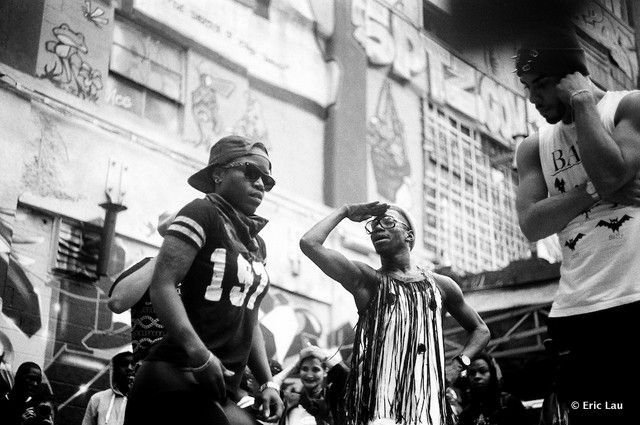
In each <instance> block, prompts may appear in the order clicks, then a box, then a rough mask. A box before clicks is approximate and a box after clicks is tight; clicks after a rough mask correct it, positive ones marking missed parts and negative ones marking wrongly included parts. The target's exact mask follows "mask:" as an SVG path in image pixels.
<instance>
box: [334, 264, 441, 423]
mask: <svg viewBox="0 0 640 425" xmlns="http://www.w3.org/2000/svg"><path fill="white" fill-rule="evenodd" d="M423 274H424V273H423ZM424 276H425V279H424V280H422V281H417V282H402V281H400V280H395V279H393V278H391V277H389V276H387V275H380V285H379V288H378V291H377V292H376V294H375V295H374V297H373V298H372V299H371V301H370V303H369V305H368V307H367V309H366V310H365V311H364V312H362V313H361V316H360V319H359V321H358V324H357V326H356V335H355V343H354V347H353V355H352V360H351V374H350V375H349V379H348V383H347V396H346V407H347V423H348V424H350V425H363V424H367V423H368V422H369V421H371V420H373V419H375V418H376V412H378V413H381V414H382V415H383V417H388V418H394V419H395V420H396V422H400V423H403V424H418V423H421V422H420V420H421V417H422V416H424V412H427V413H428V414H429V416H430V403H431V392H432V391H437V396H438V400H439V405H440V406H439V410H440V417H441V420H442V422H443V423H444V421H445V419H446V417H447V412H446V399H445V392H444V381H445V380H444V353H443V352H442V330H441V324H440V320H441V318H440V309H439V308H438V307H439V304H440V303H439V293H438V294H436V289H435V282H434V281H433V278H432V277H431V276H430V275H426V274H424ZM394 316H396V320H395V325H394V326H393V327H392V324H393V323H394V320H393V319H392V318H393V317H394ZM421 328H422V329H424V330H423V331H422V332H420V329H421ZM421 333H422V334H423V335H425V336H426V340H425V341H423V340H420V339H419V336H420V334H421ZM386 339H389V340H390V342H389V343H388V346H387V347H385V340H386ZM430 353H431V355H434V356H435V359H433V358H430V357H429V356H430ZM421 356H424V357H421ZM433 360H435V362H436V365H437V367H436V369H437V371H438V373H437V377H436V379H437V381H438V382H431V381H430V374H429V373H428V365H429V362H430V361H433ZM385 361H386V363H385ZM423 362H425V363H426V365H425V364H424V363H423ZM417 365H418V367H420V368H421V372H422V373H421V375H420V379H416V376H415V372H416V366H417ZM385 367H386V368H387V369H388V368H391V370H390V371H386V372H385V371H383V368H385ZM390 376H391V377H390ZM394 378H395V389H394V391H393V394H394V395H395V396H394V398H393V399H392V400H388V399H386V398H381V397H382V396H383V394H381V395H380V396H378V389H379V386H380V385H388V383H387V382H379V380H380V379H390V380H391V381H393V380H394ZM425 380H426V382H425ZM416 382H418V383H420V382H422V385H420V387H419V388H416ZM384 394H388V392H384ZM379 398H381V399H380V400H379ZM379 402H382V403H383V405H382V406H378V403H379ZM435 420H436V418H433V417H429V422H430V424H434V425H435V424H436V422H435Z"/></svg>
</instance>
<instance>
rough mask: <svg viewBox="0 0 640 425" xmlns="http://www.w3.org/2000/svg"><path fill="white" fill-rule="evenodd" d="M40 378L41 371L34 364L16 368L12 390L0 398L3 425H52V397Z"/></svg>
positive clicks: (27, 363)
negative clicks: (40, 424)
mask: <svg viewBox="0 0 640 425" xmlns="http://www.w3.org/2000/svg"><path fill="white" fill-rule="evenodd" d="M42 377H43V376H42V369H41V368H40V366H38V365H37V364H36V363H33V362H24V363H22V364H21V365H20V366H19V367H18V370H17V371H16V376H15V384H14V386H13V388H12V389H11V390H10V391H9V392H7V393H5V394H3V395H2V396H1V397H0V418H1V419H2V424H3V425H35V424H39V423H49V424H53V414H54V409H53V402H52V398H53V397H52V394H51V390H50V389H49V387H48V386H47V385H46V384H43V382H42ZM41 406H49V408H47V409H45V408H44V407H41ZM45 410H48V412H47V411H45Z"/></svg>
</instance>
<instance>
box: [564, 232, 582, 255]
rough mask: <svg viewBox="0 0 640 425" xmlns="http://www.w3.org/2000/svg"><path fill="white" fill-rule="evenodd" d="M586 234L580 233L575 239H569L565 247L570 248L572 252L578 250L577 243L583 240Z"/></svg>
mask: <svg viewBox="0 0 640 425" xmlns="http://www.w3.org/2000/svg"><path fill="white" fill-rule="evenodd" d="M583 236H584V233H578V234H577V235H576V236H575V237H574V238H573V239H569V240H568V241H566V242H565V243H564V246H568V247H569V249H570V250H571V251H574V250H575V249H576V243H577V242H578V241H579V240H580V239H582V237H583Z"/></svg>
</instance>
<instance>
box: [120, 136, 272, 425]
mask: <svg viewBox="0 0 640 425" xmlns="http://www.w3.org/2000/svg"><path fill="white" fill-rule="evenodd" d="M188 182H189V184H190V185H191V186H193V187H194V188H196V189H198V190H199V191H201V192H203V193H205V194H206V196H205V197H204V198H201V199H196V200H194V201H192V202H190V203H189V204H187V205H186V206H185V207H184V208H182V209H181V210H180V211H179V212H178V213H177V214H176V218H175V219H174V220H173V222H172V223H171V225H170V226H169V227H168V229H167V231H166V233H165V236H164V242H163V244H162V247H161V248H160V252H159V254H158V256H157V259H156V265H155V269H154V272H153V277H152V282H151V287H150V293H151V302H152V304H153V308H154V310H155V312H156V314H157V315H158V317H159V319H160V320H161V322H162V324H163V325H164V327H165V330H166V336H165V337H164V338H163V339H162V340H161V341H160V342H158V343H156V344H155V345H154V347H153V348H152V349H151V351H150V352H149V354H148V356H147V358H146V360H145V361H144V362H143V363H142V365H141V366H140V368H139V369H138V371H137V373H136V378H135V381H134V385H133V389H132V390H131V393H130V397H129V402H128V404H127V410H126V417H125V423H126V424H143V423H145V424H146V423H153V424H154V425H155V424H158V423H160V424H175V423H188V424H212V423H232V424H239V423H254V420H253V419H252V418H251V417H250V416H249V415H248V414H246V413H245V412H243V411H242V409H240V408H239V407H238V406H237V405H236V403H235V402H236V401H237V395H236V391H237V389H238V385H239V382H240V379H241V377H242V372H243V370H244V368H245V366H247V365H248V366H249V368H250V369H251V371H252V372H253V374H254V376H255V378H256V380H257V381H258V384H260V390H259V394H258V395H257V398H258V402H259V404H260V407H261V412H262V415H263V417H264V418H265V419H268V420H275V419H276V418H277V417H279V416H280V415H281V413H282V409H283V405H282V401H281V400H280V396H279V389H278V388H277V386H276V385H275V384H274V383H273V382H272V381H271V379H272V377H271V372H270V370H269V363H268V360H267V355H266V350H265V345H264V341H263V336H262V333H261V331H260V327H259V323H258V308H259V306H260V302H261V301H262V299H263V297H264V296H265V294H266V292H267V288H268V286H269V276H268V275H267V272H266V270H265V261H266V250H265V245H264V241H263V240H262V238H260V236H258V233H259V232H260V230H262V228H263V227H264V226H265V225H266V223H267V220H265V219H264V218H262V217H259V216H257V215H256V214H255V212H256V209H257V208H258V207H259V206H260V204H261V203H262V199H263V197H264V194H265V192H268V191H269V190H271V189H272V188H273V186H274V184H275V181H274V180H273V178H272V177H271V162H270V160H269V156H268V153H267V149H266V148H265V147H264V145H262V144H261V143H254V142H252V141H250V140H248V139H246V138H244V137H240V136H228V137H224V138H222V139H220V140H219V141H218V142H217V143H216V144H215V145H213V147H212V148H211V151H210V156H209V163H208V165H207V166H206V167H205V168H203V169H202V170H200V171H198V172H197V173H195V174H194V175H192V176H191V177H190V178H189V180H188ZM179 283H181V286H180V295H178V293H177V291H176V286H177V285H178V284H179ZM228 400H229V401H228ZM227 401H228V402H227Z"/></svg>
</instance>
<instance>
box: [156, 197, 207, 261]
mask: <svg viewBox="0 0 640 425" xmlns="http://www.w3.org/2000/svg"><path fill="white" fill-rule="evenodd" d="M208 210H209V208H208V205H207V204H203V203H201V202H198V200H196V201H193V202H191V203H189V204H188V205H187V206H185V207H184V208H183V209H182V210H180V212H179V213H178V214H177V215H176V218H175V219H174V220H173V222H172V223H171V225H170V226H169V228H168V229H167V233H166V234H167V235H171V236H175V237H176V238H178V239H180V240H182V241H184V242H186V243H189V244H191V245H193V246H194V247H196V248H197V249H198V250H199V249H201V248H202V247H203V246H204V244H205V243H206V242H207V231H206V229H207V223H208V220H207V218H208V212H209V211H208Z"/></svg>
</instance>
